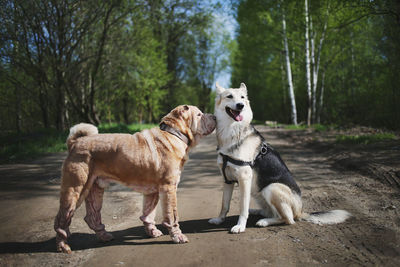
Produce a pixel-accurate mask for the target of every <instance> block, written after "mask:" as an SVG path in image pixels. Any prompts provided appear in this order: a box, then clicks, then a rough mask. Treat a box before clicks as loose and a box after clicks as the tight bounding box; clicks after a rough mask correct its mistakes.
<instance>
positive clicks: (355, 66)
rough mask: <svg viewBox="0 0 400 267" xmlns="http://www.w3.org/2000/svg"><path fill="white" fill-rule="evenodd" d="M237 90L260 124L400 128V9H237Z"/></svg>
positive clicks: (252, 5) (290, 4)
mask: <svg viewBox="0 0 400 267" xmlns="http://www.w3.org/2000/svg"><path fill="white" fill-rule="evenodd" d="M237 4H238V5H237V20H238V25H239V27H238V31H237V43H236V45H235V46H233V47H234V49H233V51H232V64H233V65H232V85H233V87H235V86H238V85H239V84H240V82H246V84H247V87H248V90H249V96H250V99H251V102H252V107H253V110H254V113H255V118H256V119H259V120H266V119H267V120H277V121H280V122H287V123H294V124H297V123H299V122H304V123H307V124H309V125H310V124H313V123H334V124H362V125H369V126H376V127H386V128H391V129H400V2H399V1H397V0H376V1H365V0H352V1H342V0H324V1H320V0H302V1H295V0H244V1H238V2H237Z"/></svg>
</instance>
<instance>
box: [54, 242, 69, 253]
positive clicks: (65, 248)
mask: <svg viewBox="0 0 400 267" xmlns="http://www.w3.org/2000/svg"><path fill="white" fill-rule="evenodd" d="M57 251H58V252H62V253H67V254H71V253H72V250H71V248H70V246H69V245H68V244H67V243H65V242H60V243H58V244H57Z"/></svg>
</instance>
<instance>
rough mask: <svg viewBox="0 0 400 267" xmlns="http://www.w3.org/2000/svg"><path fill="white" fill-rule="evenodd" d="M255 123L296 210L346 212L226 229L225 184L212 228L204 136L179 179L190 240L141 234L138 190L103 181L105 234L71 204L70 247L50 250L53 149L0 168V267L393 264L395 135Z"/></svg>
mask: <svg viewBox="0 0 400 267" xmlns="http://www.w3.org/2000/svg"><path fill="white" fill-rule="evenodd" d="M259 129H260V131H261V132H262V134H263V135H264V136H265V137H266V139H267V140H268V142H269V143H271V144H272V145H273V146H274V147H275V148H276V149H277V150H278V151H279V152H280V153H281V156H282V158H283V159H284V160H285V161H286V163H287V165H288V167H289V169H290V170H291V171H292V173H293V174H294V176H295V178H296V180H297V181H298V183H299V185H300V188H301V189H302V193H303V199H304V206H305V210H306V211H319V210H329V209H334V208H340V209H346V210H348V211H350V212H351V213H352V214H353V215H354V217H352V218H351V219H350V220H348V221H347V222H345V223H343V224H339V225H328V226H319V225H314V224H310V223H307V222H298V223H296V224H295V225H292V226H271V227H267V228H257V227H255V222H256V221H257V219H258V218H257V217H250V219H249V221H248V224H247V227H248V228H247V230H246V232H245V233H242V234H239V235H233V234H229V233H228V230H229V229H230V227H231V226H233V225H234V223H235V222H236V220H237V215H238V195H239V194H238V190H237V189H235V192H234V196H233V200H232V201H233V202H232V210H231V212H230V213H229V214H230V217H229V218H228V219H227V221H226V222H225V223H224V224H223V225H221V226H213V225H209V224H208V223H207V220H208V219H209V218H211V217H214V216H216V215H217V214H218V212H219V209H220V205H221V196H222V191H221V189H222V177H221V176H220V174H219V171H218V169H217V167H216V152H215V147H216V142H215V136H214V135H212V136H209V137H207V138H205V139H203V140H202V142H201V143H200V144H199V146H198V147H197V148H196V149H195V150H194V151H193V152H192V153H191V156H190V160H189V161H188V162H187V164H186V166H185V170H184V173H183V175H182V179H181V183H180V185H179V191H178V211H179V215H180V225H181V228H182V230H183V232H184V233H186V234H187V236H188V238H189V240H190V243H188V244H183V245H175V244H172V242H171V240H170V238H169V236H168V235H164V236H162V237H160V238H157V239H149V238H147V237H146V236H145V232H144V230H143V228H142V224H141V222H140V220H139V216H140V211H141V196H140V195H139V194H137V193H134V192H131V191H130V190H129V189H126V188H124V187H122V186H118V185H113V186H111V187H110V188H109V189H108V190H107V191H106V194H105V196H104V205H103V210H102V216H103V222H104V223H105V224H106V228H107V229H108V230H109V231H110V232H112V234H113V235H114V237H115V240H114V241H111V242H110V243H106V244H104V243H99V242H98V241H97V240H96V237H95V235H94V234H93V233H92V232H91V231H90V229H89V228H88V227H87V225H86V223H85V222H84V221H83V217H84V213H85V208H84V207H81V208H80V209H79V210H78V211H77V212H76V214H75V216H74V218H73V221H72V224H71V232H72V237H71V238H70V245H71V247H72V250H73V253H72V254H71V255H65V254H60V253H56V252H55V238H54V236H55V233H54V230H53V220H54V216H55V215H56V212H57V209H58V189H59V183H60V180H59V173H60V167H61V164H62V160H63V159H64V157H65V153H61V154H53V155H49V156H46V157H43V158H40V159H38V160H35V161H31V162H26V163H24V164H9V165H0V210H1V213H0V266H61V265H64V266H295V265H297V266H308V265H328V266H348V265H352V266H376V265H378V266H400V239H399V238H400V216H399V213H400V164H399V162H400V143H399V142H398V141H393V142H389V143H388V142H385V143H381V144H375V145H370V146H363V145H352V146H344V145H336V144H335V143H334V142H333V141H332V138H331V136H329V133H325V134H318V133H315V132H308V131H289V130H282V129H267V128H266V127H261V128H259ZM252 206H254V204H253V203H252ZM160 213H161V212H160V210H159V211H158V216H157V217H158V220H157V221H158V222H160V221H161V220H160ZM159 228H160V229H161V230H162V231H163V232H164V233H166V231H165V229H164V228H162V227H161V226H160V227H159Z"/></svg>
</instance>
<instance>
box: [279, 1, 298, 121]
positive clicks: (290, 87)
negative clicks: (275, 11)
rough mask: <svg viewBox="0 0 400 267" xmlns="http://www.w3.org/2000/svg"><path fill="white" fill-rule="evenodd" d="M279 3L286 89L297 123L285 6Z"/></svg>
mask: <svg viewBox="0 0 400 267" xmlns="http://www.w3.org/2000/svg"><path fill="white" fill-rule="evenodd" d="M280 3H281V8H282V34H283V49H284V54H285V60H286V75H287V82H288V90H289V98H290V108H291V112H290V116H291V120H292V123H293V124H294V125H297V109H296V99H295V96H294V86H293V77H292V68H291V64H290V57H289V52H290V51H289V45H288V38H287V33H286V18H285V8H284V7H283V1H281V2H280Z"/></svg>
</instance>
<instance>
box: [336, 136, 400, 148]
mask: <svg viewBox="0 0 400 267" xmlns="http://www.w3.org/2000/svg"><path fill="white" fill-rule="evenodd" d="M395 139H396V135H394V134H392V133H377V134H366V135H338V136H336V142H337V143H343V144H363V145H367V144H371V143H376V142H380V141H387V140H395Z"/></svg>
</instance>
